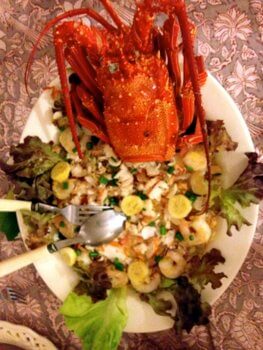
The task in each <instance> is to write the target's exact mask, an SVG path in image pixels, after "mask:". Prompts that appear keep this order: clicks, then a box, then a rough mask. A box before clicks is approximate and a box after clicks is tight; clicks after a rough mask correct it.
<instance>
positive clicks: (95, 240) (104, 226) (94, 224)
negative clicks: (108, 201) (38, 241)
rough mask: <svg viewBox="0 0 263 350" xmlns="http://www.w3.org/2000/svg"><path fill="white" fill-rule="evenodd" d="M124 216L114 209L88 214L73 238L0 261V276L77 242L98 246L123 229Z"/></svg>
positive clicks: (111, 238) (112, 238) (110, 239)
mask: <svg viewBox="0 0 263 350" xmlns="http://www.w3.org/2000/svg"><path fill="white" fill-rule="evenodd" d="M125 221H126V217H125V216H124V215H123V214H121V213H117V212H116V211H114V210H106V211H102V212H99V213H98V214H95V215H92V216H90V217H89V218H88V219H87V220H86V221H85V222H84V224H83V225H82V226H81V227H80V231H79V233H78V235H77V236H76V237H75V238H72V239H64V240H61V241H57V242H54V243H50V244H48V245H44V246H42V247H40V248H37V249H34V250H31V251H28V252H26V253H23V254H21V255H18V256H14V257H12V258H10V259H7V260H4V261H1V262H0V277H4V276H6V275H8V274H9V273H12V272H14V271H17V270H19V269H21V268H22V267H25V266H27V265H29V264H31V263H34V262H35V261H37V260H39V259H43V258H48V256H49V254H50V253H54V252H57V251H58V250H60V249H62V248H65V247H69V246H71V245H73V244H77V243H81V244H83V243H85V244H87V245H90V246H98V245H101V244H104V243H108V242H110V241H112V240H114V238H116V237H117V236H118V235H119V234H120V233H121V232H122V230H123V226H124V223H125Z"/></svg>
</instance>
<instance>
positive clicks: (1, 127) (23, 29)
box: [0, 0, 263, 350]
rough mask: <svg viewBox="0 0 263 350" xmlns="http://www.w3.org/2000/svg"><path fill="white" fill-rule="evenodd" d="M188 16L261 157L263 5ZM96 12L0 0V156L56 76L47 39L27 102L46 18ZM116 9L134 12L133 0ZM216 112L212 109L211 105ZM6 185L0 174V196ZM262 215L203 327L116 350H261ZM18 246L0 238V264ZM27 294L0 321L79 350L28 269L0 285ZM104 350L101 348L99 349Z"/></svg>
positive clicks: (252, 0) (195, 5)
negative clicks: (32, 55) (33, 52)
mask: <svg viewBox="0 0 263 350" xmlns="http://www.w3.org/2000/svg"><path fill="white" fill-rule="evenodd" d="M187 3H188V10H189V13H190V17H191V18H192V19H193V20H194V22H195V23H196V24H197V28H198V36H197V38H198V39H197V46H198V52H199V53H200V54H202V55H204V57H205V62H206V67H207V69H209V70H210V71H211V72H212V74H214V75H215V76H216V77H217V79H218V80H219V81H220V82H221V84H222V85H223V86H224V87H225V88H226V89H227V90H228V92H229V93H230V94H231V96H232V97H233V98H234V100H235V101H236V103H237V104H238V105H239V107H240V110H241V111H242V113H243V116H244V118H245V119H246V122H247V125H248V127H249V130H250V132H251V135H252V137H253V140H254V143H255V146H256V149H257V151H258V152H259V153H261V155H262V131H263V119H262V117H263V116H262V91H263V89H262V57H263V46H262V40H263V3H262V1H261V0H190V1H187ZM88 5H89V6H94V7H97V8H98V9H99V11H100V12H101V13H102V14H104V15H105V11H104V10H102V9H101V8H99V1H98V0H93V1H92V0H90V1H83V0H77V1H76V0H74V1H63V0H53V1H41V0H1V2H0V77H1V78H0V111H1V114H0V135H1V136H0V152H1V157H4V156H6V155H7V153H8V149H9V146H10V145H11V144H12V143H16V142H18V141H19V138H20V135H21V132H22V130H23V127H24V125H25V122H26V119H27V117H28V115H29V113H30V109H31V108H32V106H33V104H34V102H35V101H36V99H37V97H38V96H39V94H40V92H41V88H43V87H45V86H46V85H47V84H48V83H49V82H50V81H51V79H52V78H53V77H54V76H56V66H55V62H54V53H53V48H52V45H51V36H47V37H46V38H45V39H44V40H43V41H42V42H41V45H40V51H39V54H38V58H37V60H36V61H35V63H34V65H33V69H32V74H31V76H30V86H29V92H30V95H29V96H28V95H27V94H26V91H25V86H24V83H23V74H24V71H25V65H26V61H27V58H28V53H29V51H30V49H31V47H32V43H33V42H35V40H36V37H37V34H38V33H39V31H40V30H41V29H42V27H43V25H44V24H45V23H46V22H47V20H48V19H50V18H52V17H54V15H56V14H57V13H60V12H62V11H65V10H70V9H73V8H80V7H85V6H88ZM115 5H116V6H117V7H118V8H119V6H125V14H126V15H127V10H129V8H130V7H132V6H133V1H131V0H119V1H118V0H116V1H115ZM215 108H216V106H215ZM7 187H8V184H7V181H6V179H5V178H4V176H3V174H1V173H0V194H3V193H4V192H5V191H6V189H7ZM262 217H263V216H262V211H261V216H260V219H259V222H258V226H257V230H256V234H255V238H254V241H253V244H252V246H251V249H250V251H249V254H248V256H247V259H246V260H245V262H244V264H243V266H242V269H241V270H240V272H239V274H238V275H237V277H236V278H235V280H234V281H233V283H232V284H231V286H230V288H228V290H227V291H226V292H225V293H224V294H223V295H222V296H221V298H220V299H219V300H218V301H217V302H216V304H215V305H214V306H213V310H212V315H211V323H210V325H209V326H208V327H195V328H194V329H193V330H192V332H191V333H190V334H188V335H187V334H185V335H184V336H183V338H182V339H181V340H180V341H179V340H178V339H177V337H176V336H175V334H174V332H173V331H172V330H170V331H165V332H158V333H152V334H143V335H142V334H125V335H124V336H123V339H122V341H121V345H120V349H123V350H124V349H126V350H128V349H129V350H131V349H138V350H146V349H147V350H154V349H156V350H157V349H158V350H161V349H162V350H173V349H195V350H197V349H198V350H199V349H224V350H234V349H238V350H241V349H244V350H249V349H251V350H261V349H263V308H262V297H263V284H262V271H263V256H262V246H261V244H262V242H263V237H262V236H261V235H260V229H262ZM23 249H24V248H23V244H22V242H21V241H20V240H17V241H14V242H11V243H10V242H7V241H6V240H5V238H4V236H3V235H2V236H0V259H5V258H7V257H9V256H12V255H14V254H18V253H19V252H21V251H22V250H23ZM6 285H8V286H11V287H13V288H14V289H15V290H17V291H21V293H25V294H26V299H27V304H19V303H17V304H15V303H12V302H3V301H0V319H2V320H7V321H10V322H13V323H18V324H24V325H25V326H28V327H30V328H32V329H33V330H35V331H36V332H38V333H40V334H41V335H44V336H46V337H47V338H49V339H50V340H51V341H52V342H54V344H56V345H57V347H58V349H60V350H62V349H65V350H70V349H72V350H73V349H74V350H77V349H81V346H80V344H79V341H78V340H77V339H76V338H75V337H74V336H73V335H72V334H71V333H70V332H69V331H68V330H67V328H66V327H65V325H64V323H63V319H62V316H60V315H59V314H58V312H57V309H58V307H59V305H60V302H59V300H58V299H57V298H56V297H55V296H54V295H53V294H52V293H51V292H50V291H49V289H48V288H47V287H46V286H45V284H44V282H43V281H42V280H41V278H40V277H39V276H38V274H37V272H36V270H35V269H34V267H32V266H30V267H28V268H25V269H22V270H21V271H19V272H17V273H14V274H12V275H9V276H8V277H6V278H4V279H1V280H0V290H1V289H2V288H4V287H5V286H6ZM101 350H103V349H101Z"/></svg>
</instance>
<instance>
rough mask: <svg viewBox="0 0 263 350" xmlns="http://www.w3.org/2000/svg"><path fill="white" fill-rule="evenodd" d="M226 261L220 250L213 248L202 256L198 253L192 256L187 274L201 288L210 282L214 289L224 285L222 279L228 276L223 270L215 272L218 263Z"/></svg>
mask: <svg viewBox="0 0 263 350" xmlns="http://www.w3.org/2000/svg"><path fill="white" fill-rule="evenodd" d="M224 262H225V258H224V257H223V256H222V255H221V252H220V250H218V249H215V248H213V249H211V250H210V251H209V252H207V253H206V254H204V255H203V256H202V257H201V258H200V257H199V256H198V255H195V256H193V257H192V258H191V260H190V261H189V263H188V266H189V270H188V272H187V275H188V276H189V277H190V279H191V281H192V282H193V283H194V284H195V285H196V284H198V285H199V286H200V287H201V289H202V288H204V287H205V285H207V284H208V283H211V286H212V288H213V289H216V288H219V287H221V285H222V282H221V279H222V278H224V277H227V276H226V275H225V274H224V273H223V272H215V271H214V269H215V267H216V266H217V265H218V264H223V263H224Z"/></svg>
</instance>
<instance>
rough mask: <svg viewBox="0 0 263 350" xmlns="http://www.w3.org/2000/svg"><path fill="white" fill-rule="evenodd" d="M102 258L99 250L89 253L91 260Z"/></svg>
mask: <svg viewBox="0 0 263 350" xmlns="http://www.w3.org/2000/svg"><path fill="white" fill-rule="evenodd" d="M99 256H100V253H99V252H98V251H97V250H93V251H91V252H89V257H90V258H91V259H96V258H98V257H99Z"/></svg>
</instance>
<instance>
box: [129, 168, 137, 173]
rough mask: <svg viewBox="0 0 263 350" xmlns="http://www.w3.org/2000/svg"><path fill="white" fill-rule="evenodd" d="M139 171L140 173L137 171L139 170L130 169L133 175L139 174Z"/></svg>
mask: <svg viewBox="0 0 263 350" xmlns="http://www.w3.org/2000/svg"><path fill="white" fill-rule="evenodd" d="M137 171H138V169H137V168H131V169H130V172H131V173H132V174H136V173H137Z"/></svg>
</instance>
